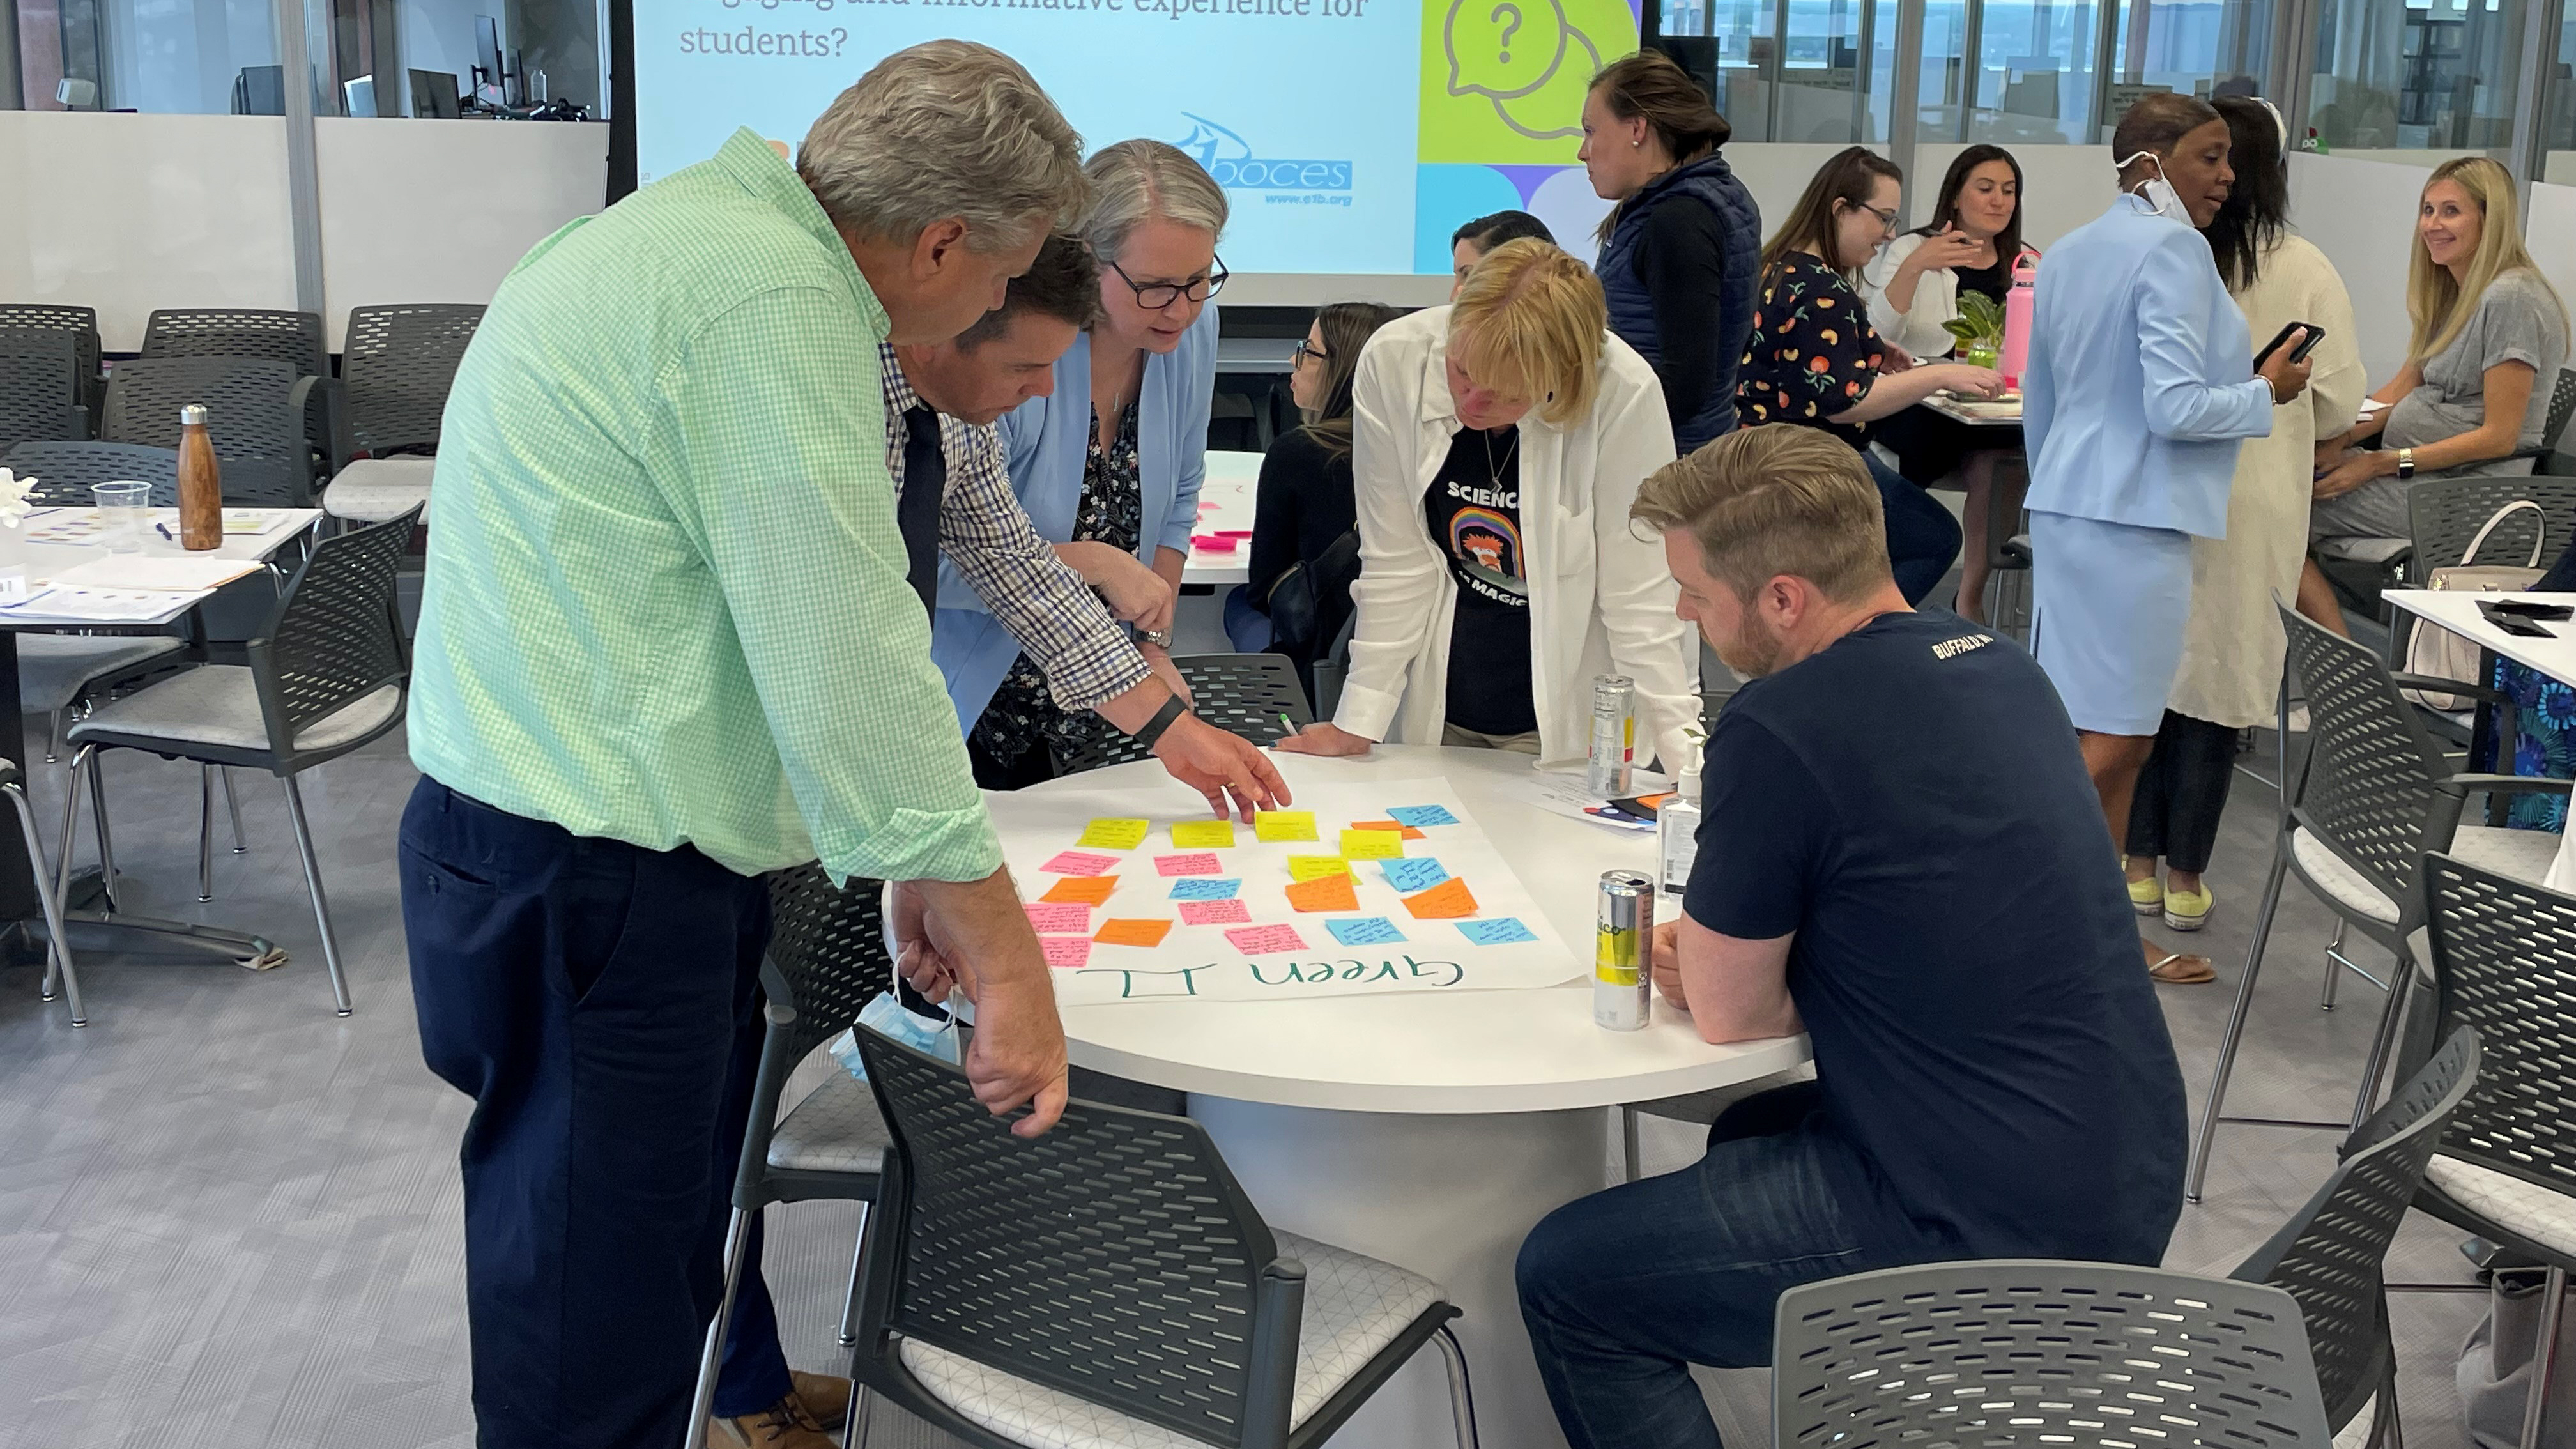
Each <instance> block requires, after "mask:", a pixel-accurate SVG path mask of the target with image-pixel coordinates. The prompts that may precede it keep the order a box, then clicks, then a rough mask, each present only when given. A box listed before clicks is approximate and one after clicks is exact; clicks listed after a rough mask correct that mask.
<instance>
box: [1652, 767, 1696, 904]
mask: <svg viewBox="0 0 2576 1449" xmlns="http://www.w3.org/2000/svg"><path fill="white" fill-rule="evenodd" d="M1682 734H1683V735H1684V736H1685V737H1686V738H1687V739H1688V740H1689V741H1690V758H1688V759H1686V760H1684V761H1682V773H1681V783H1680V784H1678V785H1676V786H1674V787H1673V793H1672V794H1671V796H1669V797H1668V798H1666V799H1665V801H1664V803H1663V804H1661V805H1659V806H1656V807H1655V862H1656V864H1655V889H1656V893H1657V894H1658V895H1660V896H1662V897H1663V902H1664V905H1665V906H1666V907H1667V908H1669V909H1670V910H1674V911H1678V910H1680V909H1681V902H1682V893H1683V891H1684V890H1685V889H1686V888H1687V887H1688V886H1689V885H1690V873H1691V861H1692V860H1694V859H1695V858H1697V856H1698V854H1699V761H1700V747H1701V746H1702V745H1703V744H1705V743H1706V742H1707V740H1708V734H1707V731H1705V730H1702V729H1701V728H1700V727H1699V726H1698V725H1696V724H1689V725H1684V726H1682Z"/></svg>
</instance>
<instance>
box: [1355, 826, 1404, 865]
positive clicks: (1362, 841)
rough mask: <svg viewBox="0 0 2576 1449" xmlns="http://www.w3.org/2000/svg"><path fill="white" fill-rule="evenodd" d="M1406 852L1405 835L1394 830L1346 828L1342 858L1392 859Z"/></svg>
mask: <svg viewBox="0 0 2576 1449" xmlns="http://www.w3.org/2000/svg"><path fill="white" fill-rule="evenodd" d="M1402 854H1404V837H1403V835H1401V834H1399V833H1398V832H1396V831H1393V830H1345V831H1343V832H1342V859H1344V860H1391V859H1393V858H1395V857H1396V856H1399V855H1402Z"/></svg>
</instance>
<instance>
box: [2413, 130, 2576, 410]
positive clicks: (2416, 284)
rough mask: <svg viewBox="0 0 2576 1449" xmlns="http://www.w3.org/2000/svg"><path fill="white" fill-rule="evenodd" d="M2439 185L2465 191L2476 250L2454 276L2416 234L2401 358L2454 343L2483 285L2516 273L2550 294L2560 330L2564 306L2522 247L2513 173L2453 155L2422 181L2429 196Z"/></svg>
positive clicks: (2417, 358)
mask: <svg viewBox="0 0 2576 1449" xmlns="http://www.w3.org/2000/svg"><path fill="white" fill-rule="evenodd" d="M2443 181H2448V182H2450V183H2452V184H2453V185H2455V186H2457V187H2459V188H2460V189H2461V190H2462V191H2465V192H2467V193H2468V194H2469V200H2470V201H2471V202H2472V203H2474V204H2475V205H2476V206H2477V208H2478V214H2479V217H2480V221H2479V223H2478V250H2477V253H2476V254H2475V255H2474V256H2472V257H2470V258H2469V272H2468V275H2467V276H2466V277H2454V276H2452V275H2451V269H2450V268H2448V267H2443V266H2436V265H2435V264H2434V262H2433V254H2432V253H2431V252H2429V251H2427V250H2425V248H2424V233H2423V232H2422V230H2420V229H2419V230H2417V232H2416V233H2415V246H2414V249H2413V253H2412V256H2411V258H2410V260H2409V261H2408V263H2407V266H2406V316H2407V318H2408V320H2410V321H2411V322H2413V323H2414V333H2413V335H2412V336H2411V337H2409V338H2408V339H2407V343H2406V360H2407V361H2409V362H2422V361H2423V360H2424V359H2426V358H2428V357H2431V356H2432V355H2433V354H2435V353H2437V352H2439V351H2441V350H2442V349H2443V348H2445V347H2448V346H2450V345H2451V344H2452V343H2453V342H2455V341H2457V340H2459V336H2460V329H2461V328H2463V327H2466V326H2468V325H2469V319H2470V318H2471V317H2474V316H2476V315H2477V311H2478V303H2479V302H2480V301H2482V300H2484V299H2485V297H2486V293H2487V287H2488V286H2489V285H2490V284H2492V283H2493V282H2494V281H2495V279H2496V278H2498V277H2500V276H2503V275H2504V274H2505V273H2507V272H2510V271H2514V270H2516V269H2520V270H2522V271H2525V272H2528V273H2530V274H2531V280H2532V281H2534V282H2536V283H2538V284H2539V285H2540V289H2541V290H2542V291H2543V292H2546V293H2548V294H2549V300H2550V301H2551V302H2553V303H2556V304H2557V307H2558V322H2559V326H2560V327H2561V328H2564V327H2565V326H2566V325H2567V304H2566V303H2565V302H2563V301H2561V300H2560V299H2559V296H2558V291H2557V289H2556V288H2554V287H2552V286H2550V285H2549V281H2548V279H2547V278H2545V277H2543V276H2541V275H2540V269H2539V268H2538V267H2536V266H2533V265H2532V263H2531V252H2530V251H2529V250H2528V249H2527V248H2525V247H2524V246H2523V244H2522V215H2521V206H2520V203H2519V202H2517V201H2516V200H2515V195H2514V189H2513V176H2512V174H2511V173H2509V172H2507V171H2506V170H2505V169H2504V168H2503V167H2502V166H2499V165H2497V164H2496V163H2495V162H2493V161H2490V160H2488V159H2487V158H2486V157H2484V156H2455V157H2453V158H2451V159H2450V160H2448V161H2445V162H2443V163H2442V164H2441V165H2440V166H2437V167H2435V168H2434V169H2433V174H2432V175H2431V176H2429V177H2427V178H2425V181H2424V190H2425V191H2428V192H2429V191H2431V190H2432V189H2433V187H2434V185H2435V183H2437V182H2443ZM2419 195H2420V193H2419Z"/></svg>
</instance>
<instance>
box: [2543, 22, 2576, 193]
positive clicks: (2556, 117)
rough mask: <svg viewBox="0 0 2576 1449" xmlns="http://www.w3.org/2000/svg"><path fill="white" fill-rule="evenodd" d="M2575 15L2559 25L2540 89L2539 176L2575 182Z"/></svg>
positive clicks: (2558, 182)
mask: <svg viewBox="0 0 2576 1449" xmlns="http://www.w3.org/2000/svg"><path fill="white" fill-rule="evenodd" d="M2571 76H2576V18H2571V19H2569V20H2568V21H2567V22H2566V23H2565V24H2562V25H2561V26H2559V28H2558V53H2557V55H2556V56H2554V57H2553V58H2552V59H2551V62H2550V64H2549V65H2548V66H2547V67H2545V74H2544V75H2543V77H2542V86H2541V92H2540V98H2541V100H2540V103H2541V112H2540V177H2539V179H2540V180H2543V181H2546V182H2549V183H2551V184H2552V185H2557V186H2576V79H2571V78H2570V77H2571Z"/></svg>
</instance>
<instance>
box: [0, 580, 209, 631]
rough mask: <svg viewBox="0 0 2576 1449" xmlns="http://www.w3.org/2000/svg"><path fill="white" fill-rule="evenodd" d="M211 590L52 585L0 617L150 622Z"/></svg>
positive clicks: (163, 616) (6, 610)
mask: <svg viewBox="0 0 2576 1449" xmlns="http://www.w3.org/2000/svg"><path fill="white" fill-rule="evenodd" d="M211 592H212V591H211V590H205V589H201V590H198V591H197V592H196V594H195V595H194V596H191V595H188V594H180V593H173V592H171V591H170V590H167V589H96V588H81V587H78V586H76V585H75V586H65V585H61V584H56V585H55V586H53V587H51V588H46V589H39V590H37V591H36V592H35V593H34V594H32V595H30V596H29V597H28V598H27V600H26V601H25V602H24V603H19V604H12V605H9V606H8V607H6V608H0V618H18V619H45V620H57V619H85V620H88V621H90V622H93V623H99V624H118V623H124V624H133V623H151V622H152V621H154V620H157V619H165V618H168V617H169V616H170V613H171V611H172V610H174V609H177V608H181V607H184V606H186V605H188V604H191V603H194V602H195V601H196V600H197V599H202V598H204V597H205V596H206V595H207V594H208V593H211Z"/></svg>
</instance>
